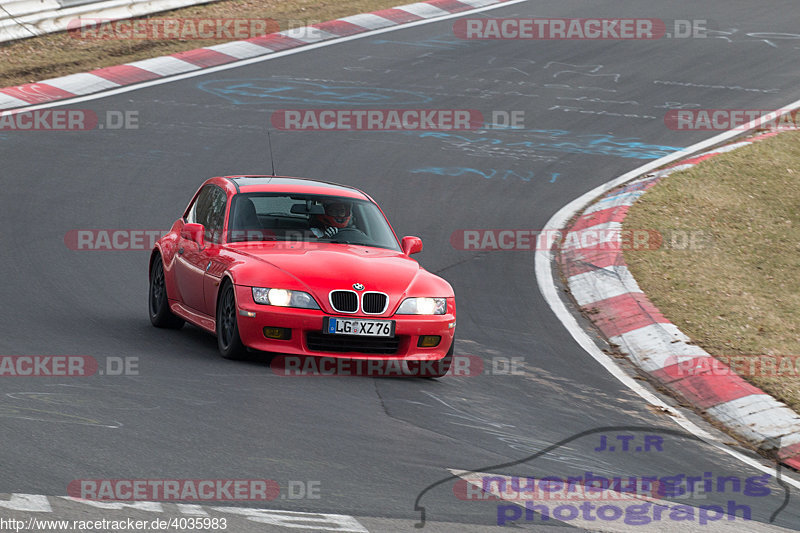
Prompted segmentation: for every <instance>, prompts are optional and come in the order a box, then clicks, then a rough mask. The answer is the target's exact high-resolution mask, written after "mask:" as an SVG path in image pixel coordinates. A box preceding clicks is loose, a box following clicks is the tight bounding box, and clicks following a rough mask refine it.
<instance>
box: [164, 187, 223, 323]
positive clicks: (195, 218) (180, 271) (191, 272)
mask: <svg viewBox="0 0 800 533" xmlns="http://www.w3.org/2000/svg"><path fill="white" fill-rule="evenodd" d="M217 191H219V193H221V194H222V196H223V197H224V196H225V192H224V191H222V189H220V188H219V187H217V186H216V185H206V186H205V187H204V188H203V190H201V191H200V194H198V195H197V198H196V199H195V202H194V204H193V205H192V207H191V208H190V209H189V213H188V214H187V216H186V219H185V220H184V222H185V223H187V224H191V223H196V224H202V225H203V227H205V236H204V237H205V240H206V243H205V244H204V246H203V247H202V248H201V247H200V245H199V244H198V243H196V242H194V241H193V240H191V239H186V238H184V237H180V239H179V241H178V252H177V255H176V260H175V280H176V284H177V286H178V291H179V292H180V295H181V300H182V301H183V303H184V305H186V306H187V307H190V308H192V309H193V310H195V311H199V312H201V313H205V312H206V308H205V299H204V296H203V277H204V275H205V271H206V268H207V266H208V258H207V252H206V251H207V249H208V247H209V245H211V244H212V242H211V240H210V237H211V236H212V232H211V231H209V229H210V228H209V226H208V223H209V219H210V218H211V213H212V206H213V204H214V199H215V197H217V196H218V193H217Z"/></svg>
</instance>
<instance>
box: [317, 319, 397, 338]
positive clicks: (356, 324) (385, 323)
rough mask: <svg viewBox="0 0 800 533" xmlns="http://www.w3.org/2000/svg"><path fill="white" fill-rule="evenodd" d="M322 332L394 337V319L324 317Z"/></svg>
mask: <svg viewBox="0 0 800 533" xmlns="http://www.w3.org/2000/svg"><path fill="white" fill-rule="evenodd" d="M322 332H323V333H329V334H332V335H361V336H365V337H394V320H366V319H363V318H335V317H332V316H330V317H327V316H326V317H325V320H324V323H323V324H322Z"/></svg>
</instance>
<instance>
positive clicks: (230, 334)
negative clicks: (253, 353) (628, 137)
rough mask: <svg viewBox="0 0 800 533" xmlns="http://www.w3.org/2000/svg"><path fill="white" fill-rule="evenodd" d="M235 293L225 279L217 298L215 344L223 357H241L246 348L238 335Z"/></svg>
mask: <svg viewBox="0 0 800 533" xmlns="http://www.w3.org/2000/svg"><path fill="white" fill-rule="evenodd" d="M237 314H238V311H237V308H236V295H235V294H234V291H233V285H231V283H230V281H225V282H224V283H223V285H222V289H221V290H220V291H219V298H217V346H218V347H219V353H220V354H221V355H222V357H224V358H225V359H242V358H244V356H245V354H246V353H247V348H246V347H245V345H244V344H242V339H241V337H239V321H238V317H237V316H236V315H237Z"/></svg>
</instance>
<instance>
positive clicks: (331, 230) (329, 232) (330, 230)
mask: <svg viewBox="0 0 800 533" xmlns="http://www.w3.org/2000/svg"><path fill="white" fill-rule="evenodd" d="M337 233H339V228H335V227H333V226H331V227H329V228H327V229H326V230H325V236H326V237H328V238H329V239H330V238H331V237H333V236H334V235H336V234H337Z"/></svg>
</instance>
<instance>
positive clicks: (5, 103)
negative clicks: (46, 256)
mask: <svg viewBox="0 0 800 533" xmlns="http://www.w3.org/2000/svg"><path fill="white" fill-rule="evenodd" d="M509 1H511V0H428V1H427V2H418V3H415V4H408V5H404V6H398V7H394V8H390V9H383V10H380V11H375V12H372V13H362V14H359V15H352V16H349V17H344V18H340V19H337V20H332V21H328V22H322V23H319V24H313V25H311V26H304V27H301V28H293V29H290V30H285V31H281V32H278V33H271V34H269V35H264V36H261V37H253V38H251V39H247V40H244V41H233V42H228V43H224V44H218V45H215V46H208V47H205V48H199V49H196V50H189V51H187V52H178V53H175V54H172V55H168V56H162V57H156V58H152V59H145V60H142V61H134V62H132V63H126V64H124V65H117V66H113V67H106V68H101V69H97V70H92V71H91V72H84V73H80V74H71V75H69V76H62V77H60V78H53V79H49V80H44V81H40V82H37V83H27V84H25V85H19V86H16V87H6V88H4V89H0V110H3V109H17V108H20V107H26V106H30V105H36V104H43V103H47V102H53V101H56V100H63V99H66V98H73V97H76V96H83V95H87V94H92V93H96V92H100V91H106V90H110V89H116V88H118V87H122V86H125V85H132V84H135V83H141V82H146V81H150V80H154V79H157V78H165V77H168V76H173V75H177V74H183V73H185V72H190V71H195V70H200V69H204V68H210V67H216V66H219V65H224V64H226V63H233V62H236V61H241V60H243V59H250V58H253V57H258V56H264V55H269V54H273V53H275V52H278V51H282V50H287V49H289V48H297V47H300V46H305V45H309V44H314V43H318V42H322V41H327V40H331V39H336V38H340V37H348V36H351V35H355V34H358V33H363V32H368V31H372V30H380V29H384V28H388V27H391V26H399V25H402V24H407V23H412V22H417V21H420V20H427V19H436V18H439V17H445V16H448V15H453V14H455V13H460V12H462V11H470V10H474V9H478V8H482V7H488V6H492V5H497V4H504V3H506V2H509Z"/></svg>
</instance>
